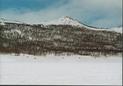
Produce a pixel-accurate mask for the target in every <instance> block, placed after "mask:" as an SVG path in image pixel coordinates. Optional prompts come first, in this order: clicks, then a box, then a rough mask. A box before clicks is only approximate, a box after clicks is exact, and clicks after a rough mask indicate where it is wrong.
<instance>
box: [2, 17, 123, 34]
mask: <svg viewBox="0 0 123 86" xmlns="http://www.w3.org/2000/svg"><path fill="white" fill-rule="evenodd" d="M7 22H9V23H18V24H24V22H21V21H17V20H10V19H4V18H0V25H5V23H7ZM25 24H29V23H25ZM38 24H43V25H71V26H77V27H84V28H86V29H90V30H106V31H115V32H118V33H122V29H123V28H122V26H120V27H112V28H107V29H106V28H98V27H92V26H88V25H86V24H84V23H81V22H79V21H78V20H76V19H73V18H71V17H69V16H64V17H61V18H59V19H55V20H52V21H47V22H42V23H38ZM30 25H33V24H30Z"/></svg>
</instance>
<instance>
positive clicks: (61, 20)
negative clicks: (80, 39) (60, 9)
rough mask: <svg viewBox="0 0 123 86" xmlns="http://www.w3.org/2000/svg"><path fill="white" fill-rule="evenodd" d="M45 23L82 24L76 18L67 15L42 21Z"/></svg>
mask: <svg viewBox="0 0 123 86" xmlns="http://www.w3.org/2000/svg"><path fill="white" fill-rule="evenodd" d="M44 24H46V25H72V26H80V27H81V26H83V25H82V24H81V23H80V22H79V21H78V20H75V19H73V18H71V17H69V16H65V17H61V18H59V19H56V20H53V21H49V22H44Z"/></svg>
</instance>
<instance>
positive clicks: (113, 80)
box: [0, 54, 122, 85]
mask: <svg viewBox="0 0 123 86" xmlns="http://www.w3.org/2000/svg"><path fill="white" fill-rule="evenodd" d="M0 84H21V85H22V84H42V85H48V84H50V85H60V84H62V85H121V84H122V58H121V56H112V57H110V56H108V57H103V56H101V57H100V58H94V57H89V56H79V55H74V56H54V55H47V56H31V55H23V54H21V55H20V56H15V55H14V54H13V55H3V54H0Z"/></svg>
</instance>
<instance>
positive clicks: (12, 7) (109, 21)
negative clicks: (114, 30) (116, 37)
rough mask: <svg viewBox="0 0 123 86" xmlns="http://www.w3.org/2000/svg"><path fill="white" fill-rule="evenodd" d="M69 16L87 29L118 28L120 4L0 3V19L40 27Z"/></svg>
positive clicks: (69, 0)
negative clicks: (85, 25) (41, 24)
mask: <svg viewBox="0 0 123 86" xmlns="http://www.w3.org/2000/svg"><path fill="white" fill-rule="evenodd" d="M63 16H70V17H72V18H74V19H77V20H79V21H80V22H82V23H85V24H87V25H89V26H95V27H103V28H109V27H114V26H121V25H122V0H0V17H1V18H6V19H11V20H19V21H23V22H27V23H41V22H46V21H51V20H54V19H58V18H61V17H63Z"/></svg>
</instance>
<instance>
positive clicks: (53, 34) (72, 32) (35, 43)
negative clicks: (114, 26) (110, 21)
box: [0, 18, 123, 56]
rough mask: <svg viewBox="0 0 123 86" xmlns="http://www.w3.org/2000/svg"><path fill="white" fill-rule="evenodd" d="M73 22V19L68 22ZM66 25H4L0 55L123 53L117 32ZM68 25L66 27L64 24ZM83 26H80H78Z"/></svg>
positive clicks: (71, 24)
mask: <svg viewBox="0 0 123 86" xmlns="http://www.w3.org/2000/svg"><path fill="white" fill-rule="evenodd" d="M67 19H68V20H69V18H67ZM62 21H63V22H62V24H60V23H58V24H56V25H55V23H50V24H47V25H43V24H32V25H31V24H25V23H17V22H1V25H0V41H1V42H0V52H1V53H18V54H19V53H25V54H33V55H42V54H43V55H45V54H48V53H54V54H62V53H67V54H79V55H94V56H99V55H115V54H118V53H121V52H122V51H123V50H122V42H121V40H122V34H121V33H118V32H115V31H107V30H98V29H97V30H96V28H95V29H90V28H92V27H90V28H87V27H88V26H83V25H82V24H80V23H78V22H76V25H74V24H75V23H74V24H73V23H71V22H73V21H71V20H69V21H70V22H69V23H68V21H67V22H66V21H64V20H62ZM64 22H66V24H64ZM78 25H79V26H78Z"/></svg>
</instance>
